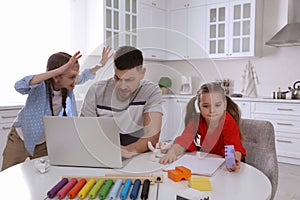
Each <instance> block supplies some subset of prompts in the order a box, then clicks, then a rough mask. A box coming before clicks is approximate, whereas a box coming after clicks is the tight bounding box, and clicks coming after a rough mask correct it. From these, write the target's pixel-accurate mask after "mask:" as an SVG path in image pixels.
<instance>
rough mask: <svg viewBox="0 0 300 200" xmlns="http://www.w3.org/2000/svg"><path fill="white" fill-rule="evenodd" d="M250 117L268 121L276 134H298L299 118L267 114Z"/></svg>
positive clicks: (299, 129)
mask: <svg viewBox="0 0 300 200" xmlns="http://www.w3.org/2000/svg"><path fill="white" fill-rule="evenodd" d="M252 116H253V118H254V119H261V120H267V121H270V122H271V123H272V124H273V126H274V129H275V131H276V132H277V131H283V132H293V133H298V134H300V117H297V116H296V117H295V116H283V115H267V114H253V115H252Z"/></svg>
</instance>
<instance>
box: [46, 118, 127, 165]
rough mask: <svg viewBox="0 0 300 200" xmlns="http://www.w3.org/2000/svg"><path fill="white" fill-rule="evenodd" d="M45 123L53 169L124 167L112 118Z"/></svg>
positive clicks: (118, 136) (59, 120) (117, 129)
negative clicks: (59, 166) (58, 166)
mask: <svg viewBox="0 0 300 200" xmlns="http://www.w3.org/2000/svg"><path fill="white" fill-rule="evenodd" d="M43 121H44V127H45V136H46V144H47V150H48V157H49V161H50V164H51V165H61V166H82V167H104V168H122V167H123V162H122V154H121V149H120V135H119V133H120V131H119V128H118V126H117V124H116V123H115V121H114V119H113V118H103V117H58V116H44V117H43Z"/></svg>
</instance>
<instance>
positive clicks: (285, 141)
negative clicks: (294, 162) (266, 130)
mask: <svg viewBox="0 0 300 200" xmlns="http://www.w3.org/2000/svg"><path fill="white" fill-rule="evenodd" d="M276 141H277V142H284V143H290V144H291V143H292V141H290V140H279V139H277V140H276Z"/></svg>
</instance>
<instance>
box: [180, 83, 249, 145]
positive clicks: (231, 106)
mask: <svg viewBox="0 0 300 200" xmlns="http://www.w3.org/2000/svg"><path fill="white" fill-rule="evenodd" d="M212 92H217V93H220V94H222V97H223V99H224V101H226V102H227V107H226V111H227V112H228V113H229V114H230V115H231V116H232V117H233V119H234V120H235V121H236V123H237V125H238V127H240V119H241V112H240V110H239V107H238V105H237V104H236V103H235V102H234V101H233V100H232V99H231V98H230V97H229V96H227V95H226V94H225V91H224V89H223V88H222V87H221V85H220V84H219V83H217V82H211V83H205V84H203V85H202V86H201V87H200V89H199V90H198V91H197V95H196V96H195V97H193V98H192V99H190V101H189V102H188V104H187V106H186V115H185V119H184V122H185V125H186V126H187V124H188V123H189V121H190V120H191V119H192V118H193V119H194V122H197V121H198V120H199V117H200V115H201V114H200V115H199V114H197V113H196V107H195V106H196V101H197V106H198V105H199V102H200V100H201V95H203V94H206V93H212ZM194 124H195V125H196V129H195V131H197V129H198V128H197V126H198V124H197V123H194ZM195 134H196V133H195ZM240 138H241V140H244V139H245V137H244V135H243V134H242V133H241V131H240Z"/></svg>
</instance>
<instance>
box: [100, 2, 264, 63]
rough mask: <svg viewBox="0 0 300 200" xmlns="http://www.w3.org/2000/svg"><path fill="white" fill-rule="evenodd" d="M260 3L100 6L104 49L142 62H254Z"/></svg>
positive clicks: (259, 40)
mask: <svg viewBox="0 0 300 200" xmlns="http://www.w3.org/2000/svg"><path fill="white" fill-rule="evenodd" d="M262 6H263V1H260V0H105V1H104V29H105V30H104V39H105V45H109V46H112V47H113V49H114V50H115V49H117V48H118V47H119V46H122V45H133V46H136V47H138V48H140V49H141V50H142V51H143V53H144V57H145V59H155V60H184V59H199V58H207V57H210V58H232V57H246V56H249V57H250V56H260V53H261V47H262V32H261V31H262V20H261V19H262V10H263V8H262Z"/></svg>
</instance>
